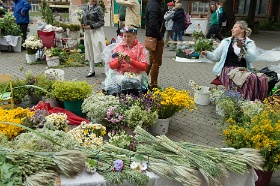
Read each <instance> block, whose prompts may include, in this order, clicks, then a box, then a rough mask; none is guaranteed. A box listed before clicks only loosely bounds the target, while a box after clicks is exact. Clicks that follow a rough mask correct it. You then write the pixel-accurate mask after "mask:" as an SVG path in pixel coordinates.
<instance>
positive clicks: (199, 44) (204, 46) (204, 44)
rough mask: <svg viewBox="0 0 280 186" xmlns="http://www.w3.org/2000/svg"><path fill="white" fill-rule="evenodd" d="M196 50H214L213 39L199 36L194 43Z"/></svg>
mask: <svg viewBox="0 0 280 186" xmlns="http://www.w3.org/2000/svg"><path fill="white" fill-rule="evenodd" d="M194 50H195V51H196V52H198V53H200V52H202V51H204V50H207V51H212V50H213V40H212V39H204V38H202V37H200V38H198V39H197V41H196V42H195V44H194Z"/></svg>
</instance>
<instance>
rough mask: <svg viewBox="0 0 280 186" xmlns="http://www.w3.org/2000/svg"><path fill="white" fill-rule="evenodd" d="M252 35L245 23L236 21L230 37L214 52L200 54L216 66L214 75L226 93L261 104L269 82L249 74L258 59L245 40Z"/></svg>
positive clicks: (252, 48) (259, 75)
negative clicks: (233, 92)
mask: <svg viewBox="0 0 280 186" xmlns="http://www.w3.org/2000/svg"><path fill="white" fill-rule="evenodd" d="M251 32H252V30H251V29H250V28H248V24H247V23H246V22H245V21H237V22H236V23H235V24H234V26H233V28H232V29H231V33H232V36H231V37H228V38H225V39H223V40H222V42H221V44H220V45H219V46H218V48H216V49H215V50H214V51H213V52H210V51H202V52H201V54H202V55H205V56H206V57H207V58H208V59H210V60H211V61H214V62H217V63H216V65H215V66H214V68H213V73H214V74H215V75H217V76H218V78H219V80H220V81H221V82H222V84H223V85H224V86H225V88H226V89H236V90H237V91H238V92H240V93H241V95H242V96H243V97H244V98H245V99H247V100H251V101H253V100H255V99H259V100H264V98H265V97H266V96H267V92H268V78H267V77H266V76H265V75H264V74H259V73H254V72H251V70H250V69H252V68H253V66H252V63H253V62H254V61H255V60H256V58H257V56H258V51H257V47H256V45H255V42H254V41H253V40H251V39H249V38H248V36H249V35H250V34H251ZM248 69H249V70H248Z"/></svg>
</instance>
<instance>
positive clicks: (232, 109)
mask: <svg viewBox="0 0 280 186" xmlns="http://www.w3.org/2000/svg"><path fill="white" fill-rule="evenodd" d="M217 95H218V96H217V97H216V98H215V100H214V102H215V103H216V104H217V106H218V107H219V108H220V109H221V110H222V111H223V118H224V120H227V119H228V118H232V119H234V120H236V121H237V120H240V119H241V118H242V116H243V110H242V108H241V104H242V103H243V100H244V98H243V97H242V95H241V94H240V93H239V92H237V91H235V90H223V91H222V92H218V93H217Z"/></svg>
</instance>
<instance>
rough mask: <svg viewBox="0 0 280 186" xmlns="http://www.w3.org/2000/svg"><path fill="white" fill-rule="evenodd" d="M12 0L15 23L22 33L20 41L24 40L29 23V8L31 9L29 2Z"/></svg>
mask: <svg viewBox="0 0 280 186" xmlns="http://www.w3.org/2000/svg"><path fill="white" fill-rule="evenodd" d="M13 1H14V6H13V9H14V16H15V18H16V23H17V24H18V25H19V26H20V30H21V33H22V42H23V43H24V41H25V40H26V35H27V28H28V24H29V10H30V9H31V6H30V4H29V3H28V2H27V1H25V0H13Z"/></svg>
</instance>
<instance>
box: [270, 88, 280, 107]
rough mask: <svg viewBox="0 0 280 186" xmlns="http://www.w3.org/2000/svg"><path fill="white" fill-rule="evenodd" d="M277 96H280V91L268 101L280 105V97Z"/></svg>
mask: <svg viewBox="0 0 280 186" xmlns="http://www.w3.org/2000/svg"><path fill="white" fill-rule="evenodd" d="M277 94H280V89H278V90H276V91H275V92H274V93H273V94H272V95H271V96H269V97H268V101H269V102H270V103H272V104H274V103H277V104H280V96H277Z"/></svg>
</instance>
